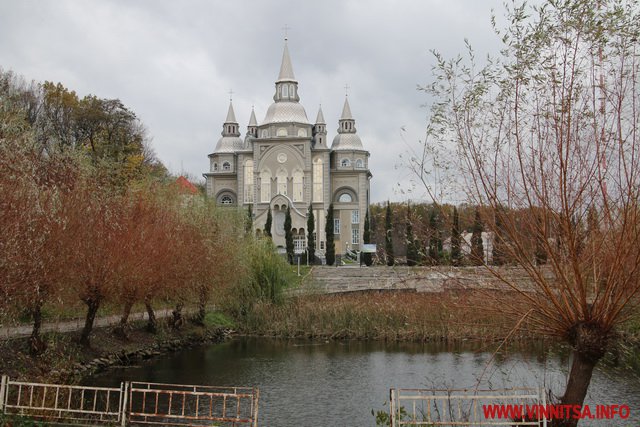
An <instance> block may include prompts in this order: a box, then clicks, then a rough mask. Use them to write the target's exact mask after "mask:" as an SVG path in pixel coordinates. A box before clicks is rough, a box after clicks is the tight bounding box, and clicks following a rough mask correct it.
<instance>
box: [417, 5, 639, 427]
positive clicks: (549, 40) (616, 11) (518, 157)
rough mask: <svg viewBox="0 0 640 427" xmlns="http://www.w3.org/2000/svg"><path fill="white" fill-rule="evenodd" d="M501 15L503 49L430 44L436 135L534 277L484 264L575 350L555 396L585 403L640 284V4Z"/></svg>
mask: <svg viewBox="0 0 640 427" xmlns="http://www.w3.org/2000/svg"><path fill="white" fill-rule="evenodd" d="M506 17H507V22H508V23H509V24H508V27H507V28H506V30H504V31H501V30H496V31H497V32H498V35H499V36H500V37H501V39H502V41H503V43H504V46H503V49H502V51H501V52H502V53H501V56H500V57H499V58H497V59H489V60H488V61H487V63H485V64H484V65H481V66H479V65H478V64H477V63H476V61H475V59H474V53H473V50H472V49H471V48H469V56H468V58H467V59H465V58H462V57H458V58H455V59H453V60H445V59H444V58H442V57H441V56H440V55H438V54H437V53H436V58H437V61H438V64H437V66H436V68H435V74H436V81H435V83H434V84H433V85H431V86H429V87H427V88H425V90H426V91H428V92H429V93H430V94H432V95H433V96H434V97H435V100H434V104H433V105H434V107H433V109H432V113H433V115H432V124H431V129H432V130H433V132H432V133H431V136H432V137H434V138H436V137H437V138H438V139H439V140H440V141H441V142H442V140H451V141H453V142H455V144H456V145H457V148H458V154H459V160H460V162H459V169H458V170H460V171H462V172H463V174H464V177H465V179H464V180H463V181H464V183H465V184H466V185H465V187H466V190H467V191H468V194H469V195H470V196H471V197H472V201H473V202H475V203H477V204H480V205H486V206H488V207H490V208H491V209H489V210H490V211H492V212H494V213H495V215H497V216H498V218H497V222H498V223H499V224H500V226H501V233H502V237H503V238H504V239H503V241H502V246H501V250H502V251H503V252H504V255H505V256H507V257H508V258H509V259H510V260H512V261H513V262H514V263H516V264H518V265H519V266H520V267H521V268H522V269H523V271H524V272H525V273H526V276H527V277H528V278H529V279H530V280H528V281H514V280H513V279H512V278H509V277H506V276H504V275H503V274H502V273H501V272H500V270H498V269H494V268H492V267H490V266H486V267H487V268H488V269H490V271H492V272H493V273H494V274H495V275H496V276H497V277H498V278H499V279H501V280H502V281H503V282H504V283H505V284H506V285H508V286H509V287H511V288H512V289H513V290H515V291H516V292H517V293H518V294H519V295H520V297H521V299H522V304H526V305H527V307H531V308H532V311H531V314H530V319H529V321H530V322H532V324H534V325H535V326H537V328H538V329H539V331H541V332H542V333H544V334H547V335H550V336H556V337H559V338H561V339H563V340H565V341H566V342H568V343H570V344H571V346H572V347H573V357H572V366H571V372H570V375H569V378H568V382H567V385H566V389H565V391H564V394H563V395H562V397H561V402H562V403H563V404H577V405H581V404H582V403H583V401H584V398H585V395H586V392H587V389H588V386H589V382H590V379H591V375H592V372H593V369H594V367H595V365H596V364H597V362H598V361H599V360H600V359H601V358H602V357H603V355H604V354H605V352H606V350H607V348H608V346H609V345H610V344H611V343H612V341H613V340H614V338H615V333H614V332H615V328H616V326H618V325H620V323H621V322H623V321H624V320H625V319H626V318H627V317H628V315H629V314H630V313H631V311H632V309H633V308H634V307H636V306H637V304H638V296H639V291H640V275H639V268H640V205H639V193H640V158H639V156H640V135H639V133H638V131H639V129H638V124H639V123H640V115H639V113H640V110H639V107H640V88H639V87H638V76H639V72H640V69H639V67H640V57H639V48H640V45H639V43H638V40H639V37H640V13H639V11H638V7H637V4H634V2H632V1H619V2H618V1H604V0H603V1H601V2H599V3H597V4H594V2H592V1H586V0H579V1H571V2H569V1H567V2H564V1H561V2H556V1H547V2H545V3H544V4H543V5H541V6H537V7H531V8H529V7H527V6H525V5H516V6H514V7H512V8H508V9H507V14H506ZM494 22H495V21H494ZM589 212H592V214H589ZM595 213H597V215H595ZM587 219H588V221H587ZM585 221H587V222H589V226H588V227H587V229H588V233H586V232H585V227H584V226H583V224H584V223H585ZM484 222H485V224H487V226H488V228H492V227H493V226H492V225H491V224H495V223H496V221H495V220H494V219H492V218H485V221H484ZM543 259H544V261H545V262H546V264H545V262H541V261H542V260H543ZM525 282H527V283H525ZM505 307H506V308H505V309H507V310H509V309H510V307H513V308H514V309H516V310H520V314H519V315H520V316H521V313H522V311H521V308H522V307H521V304H508V305H505ZM512 314H514V315H518V313H517V312H516V311H515V310H514V312H513V313H512ZM567 424H568V425H575V424H577V420H568V421H567Z"/></svg>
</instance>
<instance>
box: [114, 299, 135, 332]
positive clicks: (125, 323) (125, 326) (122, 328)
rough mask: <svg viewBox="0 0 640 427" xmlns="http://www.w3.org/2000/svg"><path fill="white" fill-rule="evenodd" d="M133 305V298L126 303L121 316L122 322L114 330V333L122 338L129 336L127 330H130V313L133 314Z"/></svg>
mask: <svg viewBox="0 0 640 427" xmlns="http://www.w3.org/2000/svg"><path fill="white" fill-rule="evenodd" d="M132 307H133V300H131V301H127V302H125V303H124V312H123V313H122V317H121V318H120V323H119V324H118V326H116V328H115V329H114V330H113V333H114V334H115V335H117V336H119V337H121V338H127V331H128V330H129V315H130V314H131V308H132Z"/></svg>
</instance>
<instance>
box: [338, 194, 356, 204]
mask: <svg viewBox="0 0 640 427" xmlns="http://www.w3.org/2000/svg"><path fill="white" fill-rule="evenodd" d="M352 201H353V197H351V194H349V193H342V194H341V195H340V197H338V202H340V203H351V202H352Z"/></svg>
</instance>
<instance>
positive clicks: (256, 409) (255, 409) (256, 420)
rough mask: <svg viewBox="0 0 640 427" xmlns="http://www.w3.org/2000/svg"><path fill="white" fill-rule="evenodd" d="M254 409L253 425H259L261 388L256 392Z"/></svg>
mask: <svg viewBox="0 0 640 427" xmlns="http://www.w3.org/2000/svg"><path fill="white" fill-rule="evenodd" d="M253 395H254V397H255V400H254V405H255V406H254V411H253V427H258V404H259V401H260V389H259V388H256V389H255V392H254V394H253Z"/></svg>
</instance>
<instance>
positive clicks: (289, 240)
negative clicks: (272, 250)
mask: <svg viewBox="0 0 640 427" xmlns="http://www.w3.org/2000/svg"><path fill="white" fill-rule="evenodd" d="M284 241H285V244H286V247H287V259H288V260H289V262H290V263H291V264H293V234H292V233H291V206H287V213H286V215H285V217H284Z"/></svg>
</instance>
